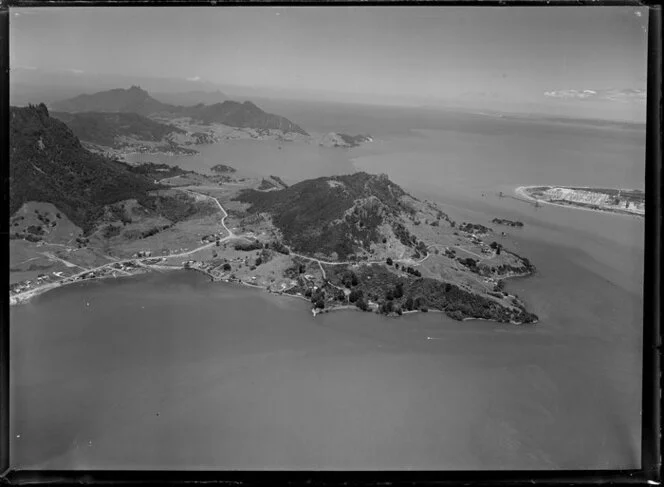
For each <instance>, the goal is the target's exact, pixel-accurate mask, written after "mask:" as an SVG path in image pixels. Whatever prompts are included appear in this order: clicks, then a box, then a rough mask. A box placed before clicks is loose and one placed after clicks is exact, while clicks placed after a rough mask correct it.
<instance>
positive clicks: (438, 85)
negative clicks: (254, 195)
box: [10, 7, 648, 119]
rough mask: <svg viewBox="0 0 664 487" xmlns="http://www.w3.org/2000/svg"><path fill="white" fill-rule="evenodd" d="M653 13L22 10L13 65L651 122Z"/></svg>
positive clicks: (14, 32)
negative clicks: (648, 53)
mask: <svg viewBox="0 0 664 487" xmlns="http://www.w3.org/2000/svg"><path fill="white" fill-rule="evenodd" d="M647 22H648V12H647V8H644V7H389V8H388V7H279V8H277V7H222V8H218V7H217V8H215V7H198V8H165V7H162V8H109V7H106V8H93V7H87V8H83V7H73V8H72V7H69V8H13V9H11V16H10V64H11V67H12V69H14V68H17V69H20V68H23V69H35V68H36V69H38V70H45V71H49V70H60V71H68V72H70V73H74V74H79V75H85V74H123V75H130V76H137V77H164V78H180V79H189V80H191V81H192V82H194V83H195V82H199V83H203V82H208V83H213V84H219V85H222V86H223V85H238V86H248V87H254V88H261V89H264V90H266V92H269V93H277V94H282V95H289V96H295V97H298V96H299V97H301V98H307V97H309V98H316V97H319V98H321V99H327V100H339V101H344V100H345V101H353V102H357V101H364V102H367V103H384V104H409V105H413V106H419V105H439V104H442V105H452V106H464V107H467V108H473V109H487V110H499V111H500V110H503V111H527V110H535V111H536V110H538V109H539V110H545V111H547V110H548V111H549V112H551V113H557V111H560V110H562V111H563V112H564V111H571V112H574V113H576V114H578V115H579V116H583V115H584V114H585V116H588V117H590V118H594V117H599V118H602V117H606V118H622V119H634V118H636V119H638V118H639V117H641V116H642V115H643V113H645V111H644V106H645V101H644V100H645V88H646V45H647Z"/></svg>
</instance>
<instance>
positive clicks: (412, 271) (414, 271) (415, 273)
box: [401, 266, 422, 277]
mask: <svg viewBox="0 0 664 487" xmlns="http://www.w3.org/2000/svg"><path fill="white" fill-rule="evenodd" d="M401 270H402V271H406V272H407V273H408V274H410V275H412V276H415V277H422V273H421V272H420V271H419V270H417V269H414V268H413V267H410V266H408V267H403V266H402V267H401Z"/></svg>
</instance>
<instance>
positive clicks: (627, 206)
mask: <svg viewBox="0 0 664 487" xmlns="http://www.w3.org/2000/svg"><path fill="white" fill-rule="evenodd" d="M515 192H516V193H517V194H518V195H519V196H521V197H523V198H526V199H528V200H531V201H535V202H538V203H547V204H552V205H557V206H566V207H571V208H579V209H584V210H593V211H603V212H610V213H623V214H629V215H637V216H644V215H645V192H644V191H641V190H638V189H615V188H593V187H567V186H520V187H518V188H516V190H515Z"/></svg>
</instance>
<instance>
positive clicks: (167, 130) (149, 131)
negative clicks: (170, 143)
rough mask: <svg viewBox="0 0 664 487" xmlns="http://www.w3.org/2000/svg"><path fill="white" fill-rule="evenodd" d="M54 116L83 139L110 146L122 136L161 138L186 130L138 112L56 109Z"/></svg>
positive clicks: (157, 140)
mask: <svg viewBox="0 0 664 487" xmlns="http://www.w3.org/2000/svg"><path fill="white" fill-rule="evenodd" d="M51 116H52V117H55V118H57V119H58V120H62V121H63V122H65V123H66V124H67V126H68V127H69V128H70V129H71V130H72V132H74V135H76V137H78V138H79V139H81V140H83V141H86V142H92V143H93V144H99V145H105V146H108V147H114V146H115V145H116V143H117V139H116V138H117V137H122V136H126V137H131V138H134V139H137V140H148V141H154V142H159V141H161V140H163V139H164V137H166V136H167V135H169V134H171V133H186V132H185V131H184V130H182V129H180V128H177V127H174V126H172V125H166V124H163V123H159V122H155V121H153V120H150V119H149V118H147V117H144V116H142V115H139V114H137V113H120V112H118V113H109V112H103V113H102V112H85V113H67V112H52V113H51Z"/></svg>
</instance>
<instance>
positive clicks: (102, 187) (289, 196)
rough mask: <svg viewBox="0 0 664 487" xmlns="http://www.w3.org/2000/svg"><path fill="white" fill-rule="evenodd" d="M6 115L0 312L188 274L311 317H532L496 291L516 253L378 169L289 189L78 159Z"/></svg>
mask: <svg viewBox="0 0 664 487" xmlns="http://www.w3.org/2000/svg"><path fill="white" fill-rule="evenodd" d="M10 119H11V124H10V127H11V136H10V150H11V153H12V158H11V167H10V183H11V184H10V188H11V194H10V214H11V221H10V225H11V234H10V238H11V251H10V256H11V263H10V299H11V302H12V304H17V303H20V302H21V301H24V300H26V299H29V298H30V297H32V296H34V295H35V294H38V293H40V292H44V291H47V290H50V289H54V288H56V287H60V286H63V285H67V284H70V283H74V282H80V281H84V280H88V279H99V278H108V277H114V276H115V277H119V276H123V275H125V276H126V275H134V274H137V273H143V272H149V271H151V270H157V271H164V270H170V269H192V270H194V271H197V272H203V273H205V274H206V275H208V276H209V277H210V278H211V279H212V280H214V281H227V282H236V283H240V284H244V285H250V286H256V287H261V288H263V289H266V290H268V291H270V292H273V293H279V294H282V295H289V296H292V297H295V298H299V299H305V300H307V301H309V302H310V303H311V305H312V309H313V310H314V313H318V312H321V311H328V310H335V309H349V308H352V309H359V310H363V311H374V312H378V313H382V314H387V315H393V316H398V315H401V314H403V313H405V312H409V311H420V312H427V311H440V312H444V313H445V314H447V315H448V316H450V317H452V318H454V319H457V320H463V319H486V320H493V321H499V322H510V323H515V324H521V323H534V322H536V321H537V317H536V316H535V315H534V314H532V313H530V312H529V311H528V310H527V309H526V306H525V304H524V303H523V302H522V301H521V300H520V299H519V298H518V297H517V296H515V295H511V294H509V293H508V292H506V291H505V289H504V280H505V279H507V278H510V277H516V276H527V275H529V274H531V273H532V272H534V270H535V268H534V266H533V265H532V264H531V263H530V262H529V260H528V259H527V258H525V257H521V256H519V255H518V254H516V253H515V252H513V251H511V250H510V249H507V248H503V245H502V244H500V243H498V242H496V241H491V242H489V240H491V235H492V234H493V230H492V229H491V228H490V227H487V226H485V225H482V224H477V223H471V222H461V223H459V225H457V224H456V222H455V221H453V220H451V219H450V217H449V216H448V215H447V214H446V213H445V212H444V211H443V209H442V208H441V207H439V206H438V205H436V204H434V203H432V202H428V201H420V200H418V199H417V198H414V197H413V196H411V195H409V194H408V193H406V192H405V191H404V190H403V189H402V188H401V187H399V186H398V185H396V184H395V183H393V182H392V181H390V180H389V178H388V177H387V176H385V175H372V174H367V173H364V172H359V173H355V174H351V175H344V176H331V177H320V178H316V179H310V180H305V181H300V182H298V183H295V184H292V185H290V186H288V185H286V184H285V183H283V182H282V181H281V180H280V178H278V177H277V176H270V177H265V178H237V177H235V175H234V173H233V172H230V171H229V172H226V171H224V174H223V175H203V174H198V173H196V172H193V171H187V170H183V169H180V168H179V167H177V166H167V165H164V164H153V163H148V164H141V165H130V164H127V163H123V162H119V161H117V160H113V159H109V158H106V157H102V156H99V155H97V154H93V153H91V152H89V151H88V150H87V149H86V148H85V147H83V146H82V145H81V144H80V142H79V140H78V139H77V138H76V136H75V135H74V134H73V133H72V132H71V130H69V128H68V127H67V126H66V125H65V124H64V123H63V122H61V121H59V120H56V119H55V118H52V117H50V115H49V113H48V110H47V109H46V107H45V106H43V105H40V106H36V107H34V106H31V107H27V108H12V110H11V117H10ZM86 188H88V189H86ZM89 188H92V191H90V190H89Z"/></svg>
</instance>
